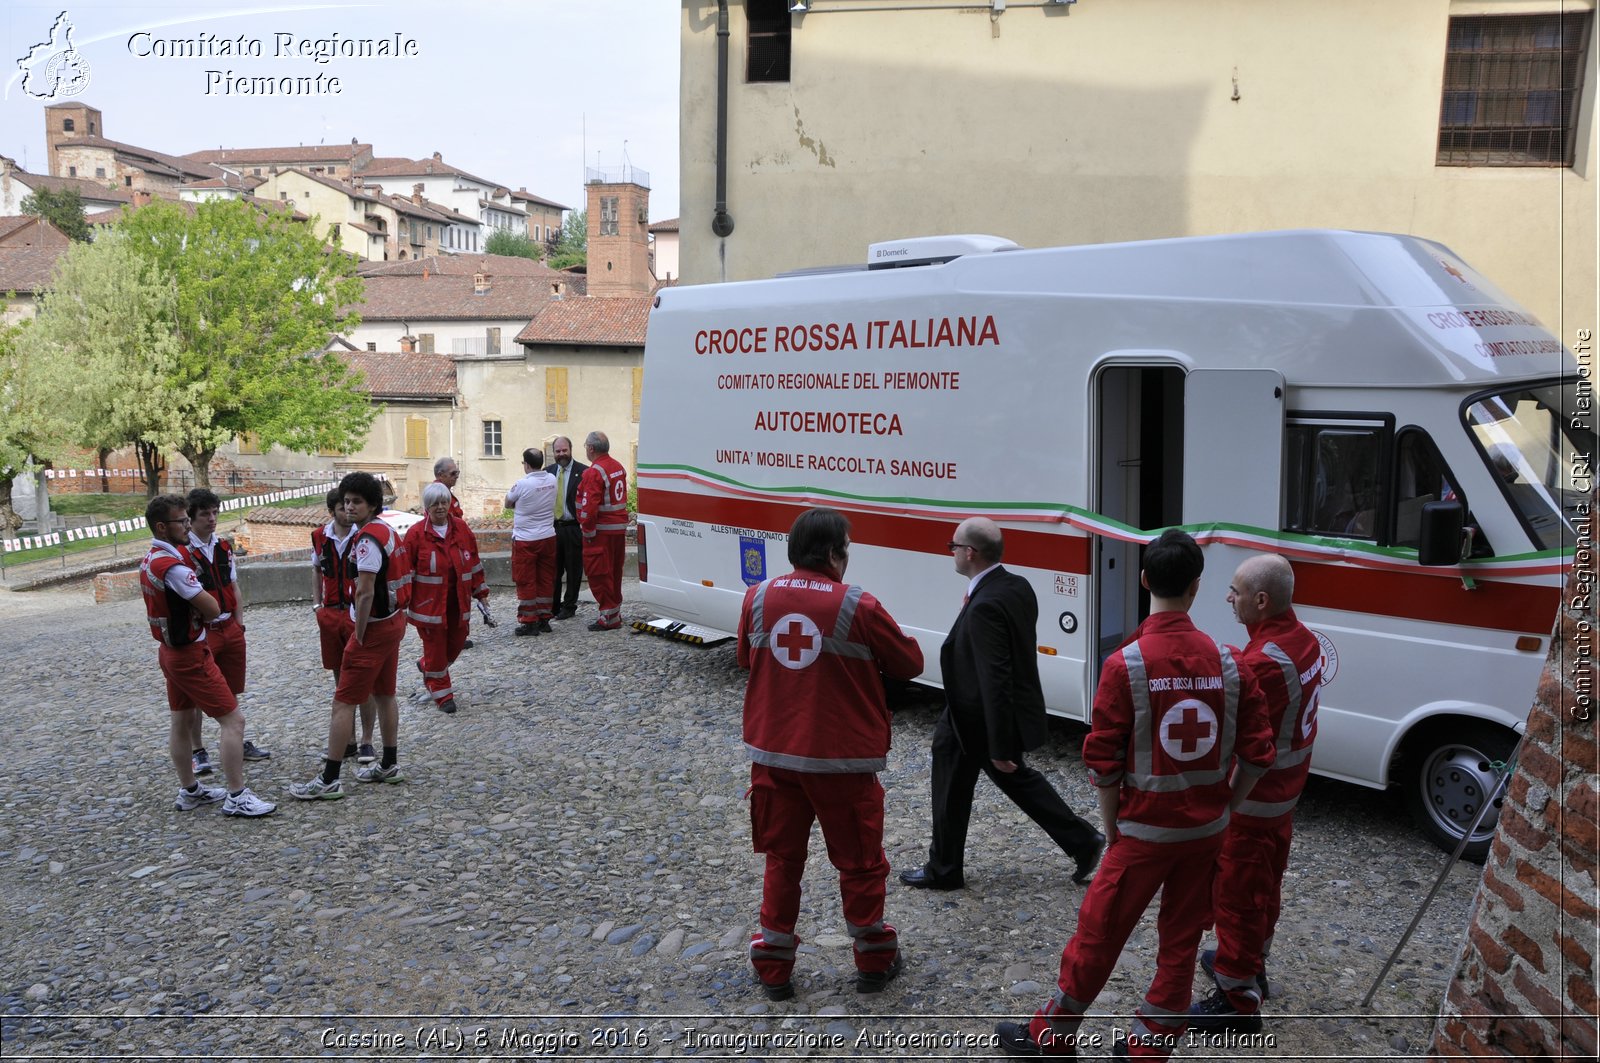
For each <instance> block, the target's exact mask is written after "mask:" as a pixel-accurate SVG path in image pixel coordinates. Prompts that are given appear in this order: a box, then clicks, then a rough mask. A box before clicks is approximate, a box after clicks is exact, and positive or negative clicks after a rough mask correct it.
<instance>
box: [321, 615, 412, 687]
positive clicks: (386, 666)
mask: <svg viewBox="0 0 1600 1063" xmlns="http://www.w3.org/2000/svg"><path fill="white" fill-rule="evenodd" d="M405 637H406V614H405V613H403V612H399V611H396V612H395V613H394V615H392V616H390V617H389V618H388V619H386V620H369V621H367V641H366V643H365V644H362V643H358V642H356V633H355V624H354V622H352V623H351V626H350V641H349V642H347V643H345V646H344V664H343V665H341V666H340V668H339V686H338V688H337V689H336V690H334V692H333V700H334V701H338V702H343V703H344V704H346V705H359V704H361V703H362V702H363V701H366V700H367V699H368V698H370V697H372V696H373V695H375V694H376V695H378V696H379V697H393V696H394V675H395V669H396V668H397V667H399V664H400V640H401V639H403V638H405Z"/></svg>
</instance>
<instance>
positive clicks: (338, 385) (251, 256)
mask: <svg viewBox="0 0 1600 1063" xmlns="http://www.w3.org/2000/svg"><path fill="white" fill-rule="evenodd" d="M118 228H119V229H120V230H122V231H123V232H125V233H126V234H127V235H128V237H129V243H130V246H132V247H133V248H135V249H136V250H137V251H138V253H139V254H140V255H141V256H142V257H144V258H145V259H146V260H147V261H148V262H150V263H151V264H152V265H153V266H154V267H155V269H156V271H157V273H158V275H159V276H161V277H162V278H164V279H165V280H166V281H167V282H168V283H169V284H170V285H171V288H172V293H173V311H172V317H171V332H172V337H173V340H174V342H175V343H176V346H177V350H178V365H177V371H176V374H175V376H176V382H177V383H178V384H180V385H184V386H188V385H195V386H198V387H199V388H200V389H201V394H202V396H203V399H204V406H205V408H206V410H207V411H208V414H207V417H206V419H205V420H204V421H203V422H202V423H197V424H196V425H195V426H194V430H193V431H191V432H189V433H188V434H187V435H186V437H185V438H184V439H183V440H182V441H181V442H180V443H179V444H178V446H177V449H178V451H179V453H181V454H182V455H183V456H184V457H185V458H187V459H188V460H189V464H190V465H192V466H193V467H194V471H195V482H196V483H197V484H200V485H202V486H208V485H209V484H210V482H211V472H210V465H211V458H212V456H213V455H214V454H215V453H216V449H217V447H218V446H219V445H220V444H221V443H223V442H226V441H227V440H228V439H230V438H233V437H234V436H242V435H245V434H246V433H254V435H255V436H256V438H257V439H258V440H259V442H260V443H261V445H262V446H263V447H268V446H272V445H274V444H277V445H281V446H284V447H287V448H289V449H290V450H296V451H301V452H311V451H317V450H321V451H337V452H349V451H352V450H358V449H360V448H361V446H362V445H363V444H364V443H365V442H366V438H367V432H368V430H369V429H370V428H371V426H372V421H373V418H375V417H376V416H377V412H378V411H377V410H376V409H374V408H373V406H372V404H371V402H370V401H369V400H368V397H367V395H366V393H365V392H364V391H362V390H361V377H360V374H359V373H356V372H354V371H353V370H351V369H350V368H349V367H348V366H347V365H345V363H344V362H342V361H340V360H339V359H338V358H337V357H336V356H335V355H332V354H329V353H327V351H326V350H325V348H326V347H327V345H328V342H329V341H330V340H331V339H332V338H333V337H334V336H335V335H337V334H339V333H342V332H348V331H349V330H350V329H351V328H354V327H355V326H356V325H357V324H358V323H359V322H360V317H359V316H358V315H357V313H356V312H355V310H354V307H355V305H356V304H358V303H360V302H361V300H362V290H363V286H362V281H361V278H360V277H359V276H357V275H356V272H355V267H356V262H355V259H354V258H353V257H351V256H349V255H346V254H343V253H340V252H335V253H332V254H329V253H326V252H324V250H323V245H322V241H321V240H319V239H317V238H316V236H314V235H313V233H314V231H315V230H314V228H313V226H312V225H307V224H305V223H302V222H296V221H294V220H293V219H292V218H291V217H290V216H289V215H287V214H285V213H280V212H276V211H273V212H263V211H260V210H258V209H257V208H255V207H253V206H251V205H250V204H247V203H245V202H243V201H238V200H210V201H207V202H205V203H201V204H198V205H197V206H196V207H195V208H194V209H193V211H192V212H191V211H189V210H186V209H185V208H183V207H180V206H178V205H175V204H171V203H166V202H162V201H159V200H158V201H155V202H152V203H150V204H148V205H147V206H144V207H141V208H140V209H139V210H137V211H134V212H133V213H131V214H129V215H126V216H125V217H124V219H123V220H122V221H121V222H119V223H118Z"/></svg>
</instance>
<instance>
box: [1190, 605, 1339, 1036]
mask: <svg viewBox="0 0 1600 1063" xmlns="http://www.w3.org/2000/svg"><path fill="white" fill-rule="evenodd" d="M1247 630H1248V631H1249V633H1250V642H1249V644H1248V645H1246V646H1245V648H1244V650H1243V652H1241V653H1240V655H1239V661H1240V663H1241V664H1242V665H1243V666H1244V667H1245V668H1247V669H1249V671H1250V672H1251V674H1253V675H1254V676H1255V678H1256V682H1257V683H1258V684H1259V685H1260V687H1261V692H1262V694H1263V695H1265V697H1266V699H1267V711H1268V715H1269V717H1270V719H1271V722H1272V733H1273V734H1274V735H1276V736H1277V750H1278V753H1277V759H1276V760H1274V761H1273V764H1272V769H1271V770H1270V771H1268V772H1267V773H1266V775H1264V776H1262V777H1261V779H1260V781H1259V782H1257V783H1256V785H1255V789H1253V790H1251V791H1250V796H1249V798H1248V799H1247V800H1246V801H1245V802H1244V803H1243V804H1242V805H1240V806H1239V808H1238V809H1237V810H1236V811H1235V812H1234V814H1233V822H1231V823H1230V824H1229V825H1228V830H1227V833H1226V834H1225V835H1224V837H1223V841H1222V853H1221V855H1220V856H1219V857H1218V859H1217V882H1216V887H1215V889H1214V890H1213V893H1212V897H1213V904H1214V906H1215V914H1216V920H1217V958H1216V965H1215V968H1214V970H1215V977H1216V980H1217V985H1218V986H1219V987H1220V988H1221V989H1222V990H1223V991H1224V992H1225V993H1227V994H1228V1001H1229V1003H1230V1004H1231V1005H1232V1007H1233V1009H1234V1010H1235V1011H1237V1012H1240V1013H1243V1014H1251V1013H1254V1012H1257V1011H1260V1010H1261V991H1260V990H1259V989H1258V988H1257V986H1256V975H1258V974H1261V973H1263V972H1264V971H1265V970H1266V965H1267V949H1268V946H1269V945H1270V944H1271V942H1272V930H1273V927H1275V926H1276V925H1277V923H1278V911H1279V909H1280V908H1281V907H1282V903H1283V872H1284V869H1285V868H1287V867H1288V866H1289V842H1290V839H1291V838H1292V837H1293V834H1294V806H1295V804H1296V802H1298V801H1299V800H1300V792H1301V791H1302V790H1303V789H1305V785H1306V777H1307V776H1308V775H1310V774H1311V744H1312V743H1313V742H1314V741H1315V740H1316V737H1317V695H1318V693H1319V692H1320V690H1321V687H1322V646H1321V644H1320V643H1318V642H1317V637H1316V636H1315V635H1313V634H1312V633H1311V632H1310V631H1309V630H1308V629H1307V628H1306V626H1305V625H1304V624H1302V623H1300V621H1299V620H1298V619H1296V617H1295V615H1294V610H1293V609H1287V610H1285V611H1284V612H1282V613H1279V614H1278V615H1277V616H1271V617H1267V618H1266V619H1264V620H1262V621H1261V622H1259V623H1256V624H1252V625H1250V626H1249V627H1248V629H1247Z"/></svg>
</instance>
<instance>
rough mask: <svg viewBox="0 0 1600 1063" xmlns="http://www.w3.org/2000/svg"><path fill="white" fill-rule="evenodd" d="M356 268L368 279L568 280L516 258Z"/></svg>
mask: <svg viewBox="0 0 1600 1063" xmlns="http://www.w3.org/2000/svg"><path fill="white" fill-rule="evenodd" d="M357 268H358V269H359V270H360V272H361V274H362V275H363V276H367V277H399V276H406V275H410V274H414V273H415V274H420V273H422V272H423V270H427V271H428V273H430V274H434V273H437V274H439V275H441V276H447V277H450V276H454V277H470V276H472V275H473V274H475V273H487V274H489V275H490V276H491V277H545V276H549V277H550V279H552V280H560V279H569V278H568V277H567V274H566V273H565V272H564V271H562V270H554V269H551V268H550V267H549V266H546V265H545V264H544V263H543V262H536V261H534V260H533V259H531V258H521V257H519V256H517V255H443V254H441V255H426V256H424V257H422V258H408V259H406V260H404V261H398V262H363V263H362V264H361V265H360V266H359V267H357ZM569 290H570V289H569Z"/></svg>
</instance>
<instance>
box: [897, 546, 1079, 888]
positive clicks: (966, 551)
mask: <svg viewBox="0 0 1600 1063" xmlns="http://www.w3.org/2000/svg"><path fill="white" fill-rule="evenodd" d="M950 550H951V552H952V553H953V554H954V555H955V564H956V571H957V572H959V573H961V575H963V576H966V577H967V578H968V580H969V582H968V584H967V598H966V602H965V604H964V605H963V606H962V609H961V613H960V615H959V616H957V617H956V622H955V624H954V625H953V626H952V627H951V629H950V634H949V636H948V637H947V638H946V639H945V640H944V646H943V647H941V649H940V651H939V666H940V670H941V672H942V673H943V676H944V693H945V710H944V715H943V716H941V717H940V718H939V724H938V726H937V727H936V728H934V732H933V844H932V845H930V846H929V847H928V862H927V864H925V865H924V866H922V867H919V868H914V869H912V870H909V871H902V872H901V873H900V881H902V882H904V883H905V884H906V885H908V886H914V887H916V888H918V889H936V890H953V889H960V888H961V887H962V886H963V885H964V884H965V881H964V879H963V877H962V858H963V853H964V852H965V850H966V846H967V821H968V819H969V818H970V817H971V815H972V791H973V788H974V787H975V786H976V785H977V783H978V772H979V771H982V772H984V773H985V774H987V775H988V776H989V778H991V779H993V780H994V783H995V785H996V786H998V787H1000V791H1001V792H1002V793H1004V794H1005V795H1006V796H1007V797H1009V798H1010V799H1011V801H1012V803H1013V804H1015V805H1016V806H1017V807H1018V808H1020V809H1022V811H1024V812H1026V813H1027V814H1028V816H1029V817H1030V818H1031V819H1032V820H1033V821H1034V822H1035V823H1037V824H1039V826H1041V827H1043V828H1044V829H1045V833H1047V834H1049V835H1050V837H1051V839H1053V840H1054V841H1055V843H1056V844H1057V845H1059V846H1061V849H1062V851H1063V852H1065V853H1066V854H1067V855H1068V856H1070V857H1072V858H1073V860H1074V861H1076V868H1075V870H1074V873H1073V876H1072V881H1074V882H1077V883H1080V884H1082V883H1085V882H1087V881H1089V877H1090V875H1091V873H1092V872H1093V871H1094V866H1095V864H1096V863H1097V862H1098V861H1099V859H1100V853H1101V852H1102V851H1103V850H1104V849H1105V843H1106V839H1105V835H1103V834H1101V833H1100V832H1099V831H1097V830H1095V829H1094V828H1093V827H1091V826H1090V825H1089V824H1088V823H1086V822H1084V821H1083V820H1082V819H1079V818H1078V817H1077V816H1076V815H1074V814H1073V812H1072V810H1071V809H1070V808H1068V807H1067V804H1066V802H1065V801H1063V800H1061V795H1060V794H1058V793H1056V791H1055V788H1054V787H1053V786H1051V785H1050V780H1049V779H1046V778H1045V777H1044V776H1043V775H1042V774H1040V773H1039V772H1038V771H1036V770H1035V769H1033V768H1030V767H1028V766H1027V765H1026V764H1024V763H1023V762H1022V754H1023V752H1024V751H1025V750H1029V749H1036V748H1038V747H1039V746H1041V745H1043V744H1044V741H1045V738H1046V737H1048V733H1049V731H1048V725H1047V723H1046V717H1045V709H1044V691H1043V689H1042V688H1041V687H1040V685H1039V662H1038V658H1037V657H1036V656H1035V654H1036V652H1037V651H1036V650H1035V648H1034V645H1035V639H1036V635H1035V629H1036V627H1037V624H1038V619H1039V603H1038V600H1037V599H1036V598H1035V597H1034V594H1033V587H1032V586H1030V585H1029V583H1028V581H1027V580H1025V579H1023V578H1022V577H1021V576H1018V575H1016V574H1014V573H1011V572H1007V571H1006V570H1005V569H1004V568H1002V567H1001V566H1000V555H1001V552H1002V540H1001V536H1000V528H999V526H998V525H996V524H995V523H994V521H992V520H989V519H987V518H985V517H973V518H971V519H970V520H966V521H963V522H962V523H961V526H960V527H958V528H957V529H956V535H955V538H954V539H952V540H951V542H950Z"/></svg>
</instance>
